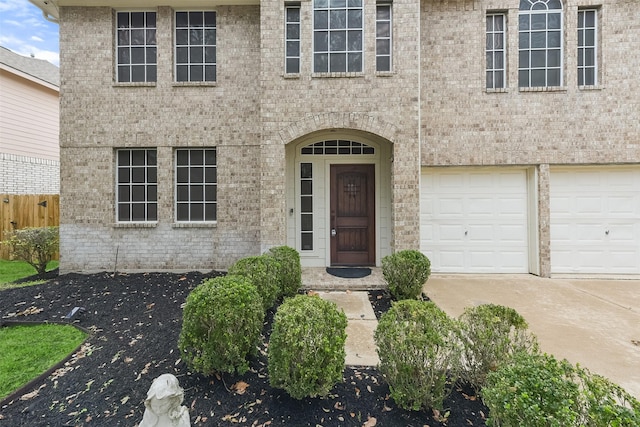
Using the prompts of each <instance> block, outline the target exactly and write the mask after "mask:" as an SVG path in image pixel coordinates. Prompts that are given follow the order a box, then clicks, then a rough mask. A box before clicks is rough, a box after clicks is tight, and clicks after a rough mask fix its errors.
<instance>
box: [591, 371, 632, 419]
mask: <svg viewBox="0 0 640 427" xmlns="http://www.w3.org/2000/svg"><path fill="white" fill-rule="evenodd" d="M578 375H579V376H580V379H581V382H582V390H583V396H584V404H585V406H586V410H585V414H584V416H583V419H584V422H583V425H584V426H586V427H601V426H611V427H637V426H640V402H638V400H637V399H636V398H634V397H633V396H631V395H630V394H629V393H627V392H626V391H625V390H624V389H623V388H622V387H620V386H619V385H617V384H614V383H612V382H611V381H610V380H608V379H607V378H604V377H602V376H600V375H594V374H591V373H590V372H589V371H588V370H586V369H579V371H578Z"/></svg>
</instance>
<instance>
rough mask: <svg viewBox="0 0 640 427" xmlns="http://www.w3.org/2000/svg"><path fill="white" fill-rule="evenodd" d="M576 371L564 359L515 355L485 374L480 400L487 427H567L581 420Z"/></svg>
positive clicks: (537, 355)
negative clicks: (487, 414)
mask: <svg viewBox="0 0 640 427" xmlns="http://www.w3.org/2000/svg"><path fill="white" fill-rule="evenodd" d="M580 398H581V397H580V388H579V387H578V384H577V382H576V371H575V369H574V367H573V366H572V365H571V364H570V363H569V362H567V361H566V360H562V361H558V360H556V359H555V358H554V357H553V356H550V355H546V354H544V355H543V354H531V353H519V354H517V355H515V356H514V357H513V358H512V362H511V363H507V364H502V365H501V366H500V367H499V368H498V369H497V370H496V371H495V372H490V373H489V375H487V381H486V386H485V387H484V388H483V389H482V399H483V401H484V403H485V405H487V407H488V408H489V418H488V420H487V425H489V426H495V427H520V426H527V427H571V426H577V425H579V424H578V422H579V420H580V418H581V411H582V410H581V404H580Z"/></svg>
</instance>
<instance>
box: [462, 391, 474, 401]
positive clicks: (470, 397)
mask: <svg viewBox="0 0 640 427" xmlns="http://www.w3.org/2000/svg"><path fill="white" fill-rule="evenodd" d="M462 395H463V396H464V398H465V399H467V400H470V401H472V402H474V401H475V400H476V396H469V395H468V394H465V393H462Z"/></svg>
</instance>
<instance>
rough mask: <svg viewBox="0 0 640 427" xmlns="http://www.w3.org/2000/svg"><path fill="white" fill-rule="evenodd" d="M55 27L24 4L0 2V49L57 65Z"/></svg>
mask: <svg viewBox="0 0 640 427" xmlns="http://www.w3.org/2000/svg"><path fill="white" fill-rule="evenodd" d="M58 40H59V37H58V24H54V23H53V22H49V21H47V20H46V19H44V17H43V16H42V11H41V10H40V9H38V8H37V7H36V6H34V5H33V4H31V3H29V1H28V0H0V46H2V47H6V48H7V49H10V50H12V51H13V52H15V53H18V54H20V55H25V56H31V55H33V56H34V57H36V58H38V59H44V60H47V61H49V62H51V63H52V64H55V65H58V66H59V65H60V50H59V48H58Z"/></svg>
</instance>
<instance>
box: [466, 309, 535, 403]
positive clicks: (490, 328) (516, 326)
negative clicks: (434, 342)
mask: <svg viewBox="0 0 640 427" xmlns="http://www.w3.org/2000/svg"><path fill="white" fill-rule="evenodd" d="M459 321H460V336H461V339H462V349H463V354H462V358H461V372H460V373H461V377H462V379H463V380H465V381H467V382H468V383H469V384H471V385H472V386H473V387H474V388H475V389H476V391H477V390H479V389H481V388H482V387H483V386H484V383H485V380H486V377H487V374H488V373H489V372H491V371H495V370H496V369H497V368H498V366H499V365H500V364H502V363H505V362H507V361H508V359H509V358H510V357H512V356H513V355H514V354H516V353H519V352H521V351H525V352H537V351H538V344H537V340H536V338H535V336H533V335H532V334H531V333H529V330H528V329H527V328H528V325H527V322H526V321H525V320H524V318H523V317H522V316H521V315H520V314H518V312H516V311H515V310H514V309H512V308H509V307H504V306H501V305H494V304H483V305H479V306H477V307H473V308H467V309H466V310H465V311H464V313H463V314H462V315H461V316H460V318H459Z"/></svg>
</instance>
